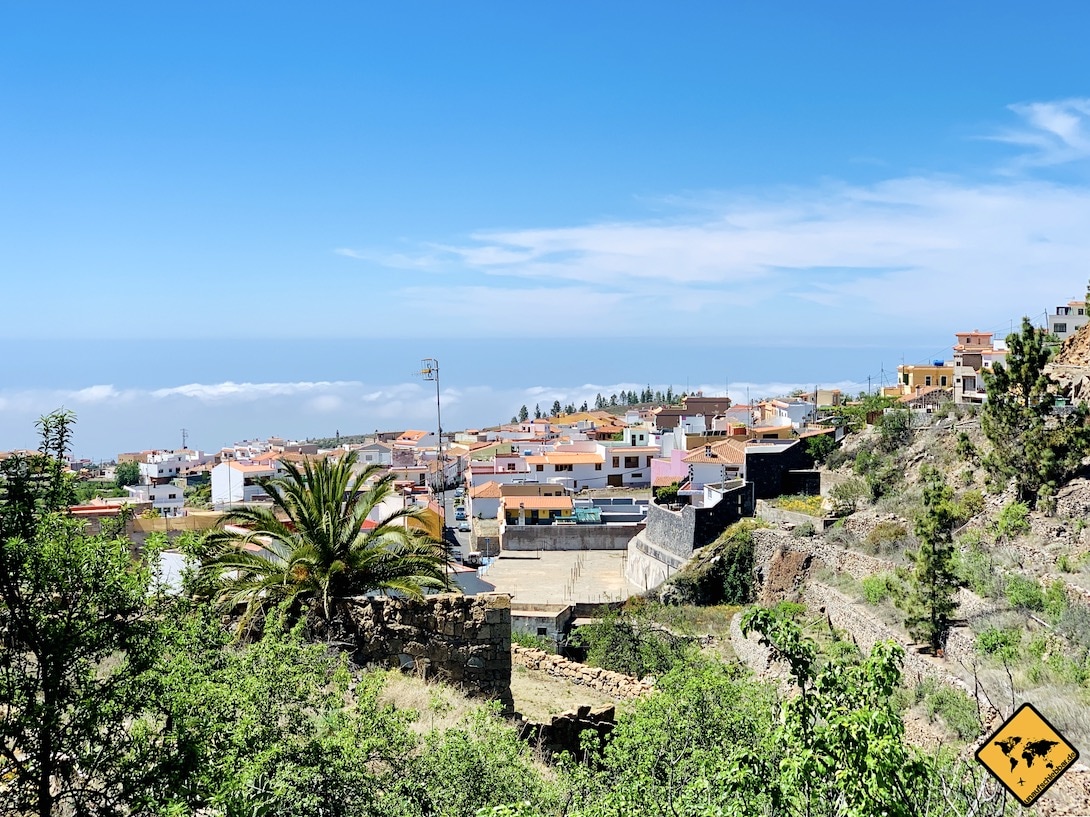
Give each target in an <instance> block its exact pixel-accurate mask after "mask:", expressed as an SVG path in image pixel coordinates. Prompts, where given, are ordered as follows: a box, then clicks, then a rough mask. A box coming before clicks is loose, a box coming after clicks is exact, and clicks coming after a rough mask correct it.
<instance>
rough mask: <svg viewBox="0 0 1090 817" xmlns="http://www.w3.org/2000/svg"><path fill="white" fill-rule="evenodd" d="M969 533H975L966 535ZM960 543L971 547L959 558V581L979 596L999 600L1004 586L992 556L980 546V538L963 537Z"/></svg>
mask: <svg viewBox="0 0 1090 817" xmlns="http://www.w3.org/2000/svg"><path fill="white" fill-rule="evenodd" d="M969 533H974V531H966V534H969ZM967 540H975V541H968V542H967ZM960 543H961V544H962V545H965V544H968V545H969V547H968V549H967V550H966V551H965V552H964V553H962V554H961V555H960V556H959V558H958V564H957V575H958V579H959V580H960V581H961V583H962V584H964V585H966V586H967V587H968V588H969V589H970V590H972V591H973V592H974V593H976V594H977V595H978V596H983V597H985V598H990V599H997V598H999V597H1000V596H1001V595H1002V594H1003V585H1002V582H1001V580H1000V577H999V574H998V572H997V571H996V565H995V559H994V558H993V557H992V554H991V553H990V552H988V551H986V550H984V549H983V548H982V547H981V546H980V540H979V537H970V536H962V537H961V540H960Z"/></svg>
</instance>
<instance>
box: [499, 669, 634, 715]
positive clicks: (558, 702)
mask: <svg viewBox="0 0 1090 817" xmlns="http://www.w3.org/2000/svg"><path fill="white" fill-rule="evenodd" d="M511 695H512V697H513V698H514V699H515V710H516V711H517V712H518V713H519V714H521V715H522V716H523V717H525V718H527V719H529V720H532V721H548V720H550V719H551V718H552V717H553V716H555V715H562V714H564V713H565V712H571V711H573V710H575V709H578V708H579V707H580V706H613V705H615V706H617V707H618V708H621V707H622V704H621V702H620V701H617V700H615V699H613V698H610V697H609V696H608V695H606V694H604V693H602V692H599V691H598V690H596V689H592V688H590V687H588V686H583V685H582V684H573V683H571V682H570V681H564V680H561V679H560V678H554V677H553V676H551V675H549V674H548V673H545V672H541V671H540V670H531V669H527V668H526V667H521V666H515V667H512V668H511Z"/></svg>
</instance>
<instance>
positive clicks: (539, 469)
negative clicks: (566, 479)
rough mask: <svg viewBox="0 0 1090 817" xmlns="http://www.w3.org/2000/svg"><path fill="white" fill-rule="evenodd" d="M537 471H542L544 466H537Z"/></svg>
mask: <svg viewBox="0 0 1090 817" xmlns="http://www.w3.org/2000/svg"><path fill="white" fill-rule="evenodd" d="M537 470H538V471H544V470H545V466H544V465H540V464H539V465H538V466H537Z"/></svg>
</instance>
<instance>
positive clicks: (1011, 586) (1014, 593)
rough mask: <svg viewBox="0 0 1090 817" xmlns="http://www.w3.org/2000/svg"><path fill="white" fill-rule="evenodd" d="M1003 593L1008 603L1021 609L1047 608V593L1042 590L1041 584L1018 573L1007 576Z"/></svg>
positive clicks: (1035, 609) (1037, 610)
mask: <svg viewBox="0 0 1090 817" xmlns="http://www.w3.org/2000/svg"><path fill="white" fill-rule="evenodd" d="M1003 593H1004V595H1005V596H1006V597H1007V603H1008V604H1010V606H1011V607H1015V608H1017V609H1019V610H1032V611H1035V612H1040V611H1041V610H1043V609H1044V608H1045V594H1044V593H1042V592H1041V585H1040V584H1038V583H1037V582H1036V581H1034V580H1033V579H1028V578H1026V577H1025V576H1022V575H1019V574H1017V573H1015V574H1014V575H1012V576H1010V577H1008V578H1007V586H1006V587H1005V588H1004V590H1003Z"/></svg>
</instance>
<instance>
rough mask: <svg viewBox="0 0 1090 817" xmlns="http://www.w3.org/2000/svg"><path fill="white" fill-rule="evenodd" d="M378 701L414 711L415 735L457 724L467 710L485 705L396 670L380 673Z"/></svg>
mask: <svg viewBox="0 0 1090 817" xmlns="http://www.w3.org/2000/svg"><path fill="white" fill-rule="evenodd" d="M381 674H382V679H383V685H382V692H381V693H380V694H379V700H380V701H382V702H383V703H387V704H390V705H391V706H393V707H394V708H395V709H399V710H403V711H404V710H411V711H413V712H416V713H417V719H416V721H415V722H414V723H413V725H412V728H413V730H414V731H416V732H417V733H418V734H423V733H425V732H429V731H431V730H432V729H449V728H451V727H453V726H456V725H457V724H458V723H459V722H460V721H462V720H463V719H464V718H465V717H466V715H468V714H469V713H470V712H472V711H474V710H476V709H480V708H481V707H484V706H487V704H486V703H484V702H482V701H479V700H474V699H472V698H469V697H467V696H466V695H464V694H463V693H461V692H459V691H458V690H457V689H455V688H454V687H451V686H447V685H445V684H433V683H428V682H427V681H425V680H424V679H422V678H418V677H415V676H412V675H406V674H404V673H402V672H399V671H398V670H387V671H385V672H382V673H381Z"/></svg>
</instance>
